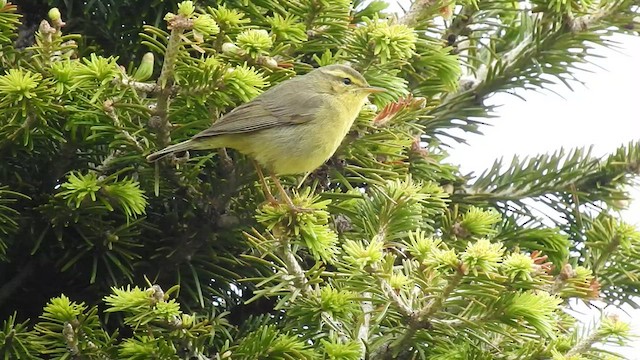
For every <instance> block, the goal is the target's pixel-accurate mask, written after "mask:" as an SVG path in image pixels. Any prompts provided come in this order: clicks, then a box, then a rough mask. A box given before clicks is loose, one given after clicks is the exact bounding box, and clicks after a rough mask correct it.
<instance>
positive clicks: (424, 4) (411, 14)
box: [398, 0, 438, 27]
mask: <svg viewBox="0 0 640 360" xmlns="http://www.w3.org/2000/svg"><path fill="white" fill-rule="evenodd" d="M437 1H438V0H416V1H414V2H413V4H411V7H410V8H409V11H407V12H406V13H405V14H404V15H403V16H402V17H401V18H400V19H398V23H400V24H404V25H407V26H409V27H414V26H416V25H417V24H418V22H420V20H421V19H422V18H423V16H424V15H425V12H426V11H425V9H428V8H430V7H431V6H432V5H433V4H434V3H436V2H437Z"/></svg>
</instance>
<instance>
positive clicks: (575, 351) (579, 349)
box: [565, 331, 601, 358]
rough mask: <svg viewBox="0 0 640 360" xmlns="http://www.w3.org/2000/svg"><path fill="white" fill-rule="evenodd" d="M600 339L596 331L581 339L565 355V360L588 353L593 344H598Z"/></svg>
mask: <svg viewBox="0 0 640 360" xmlns="http://www.w3.org/2000/svg"><path fill="white" fill-rule="evenodd" d="M600 339H601V335H600V334H599V333H598V331H593V332H592V333H591V334H589V336H587V337H585V338H583V339H581V340H580V341H579V342H578V343H577V344H575V345H574V346H573V347H572V348H571V349H569V351H567V353H566V354H565V358H571V357H573V356H576V355H580V354H584V353H585V352H587V351H589V349H591V347H592V346H593V344H595V343H596V342H598V341H599V340H600Z"/></svg>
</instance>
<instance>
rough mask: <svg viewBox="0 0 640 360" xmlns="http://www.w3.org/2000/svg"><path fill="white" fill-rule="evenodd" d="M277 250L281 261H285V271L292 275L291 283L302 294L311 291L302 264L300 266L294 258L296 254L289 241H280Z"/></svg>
mask: <svg viewBox="0 0 640 360" xmlns="http://www.w3.org/2000/svg"><path fill="white" fill-rule="evenodd" d="M279 252H280V256H281V259H282V261H283V262H284V263H285V267H286V269H287V272H288V273H289V275H291V276H292V277H293V285H294V286H295V287H296V288H297V289H298V290H300V291H301V292H302V293H303V294H307V293H309V292H310V291H311V286H310V285H309V281H308V280H307V277H306V275H305V274H304V270H303V269H302V266H300V264H299V263H298V260H296V256H295V254H294V253H293V250H292V249H291V244H290V243H289V241H287V240H284V241H282V243H281V245H280V249H279Z"/></svg>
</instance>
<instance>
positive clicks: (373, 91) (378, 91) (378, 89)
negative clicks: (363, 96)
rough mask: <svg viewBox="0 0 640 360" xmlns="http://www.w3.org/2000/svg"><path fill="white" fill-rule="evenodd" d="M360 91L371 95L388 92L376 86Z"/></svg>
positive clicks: (363, 88)
mask: <svg viewBox="0 0 640 360" xmlns="http://www.w3.org/2000/svg"><path fill="white" fill-rule="evenodd" d="M360 90H362V91H363V92H366V93H369V94H375V93H382V92H387V89H385V88H381V87H376V86H365V87H362V88H360Z"/></svg>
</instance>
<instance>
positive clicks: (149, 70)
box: [133, 52, 154, 81]
mask: <svg viewBox="0 0 640 360" xmlns="http://www.w3.org/2000/svg"><path fill="white" fill-rule="evenodd" d="M153 63H154V57H153V53H150V52H148V53H146V54H144V56H143V57H142V61H140V66H138V69H137V70H136V72H135V73H134V74H133V78H134V79H135V80H137V81H145V80H148V79H149V78H150V77H151V75H153V65H154V64H153Z"/></svg>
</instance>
